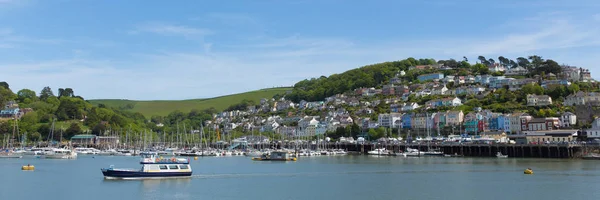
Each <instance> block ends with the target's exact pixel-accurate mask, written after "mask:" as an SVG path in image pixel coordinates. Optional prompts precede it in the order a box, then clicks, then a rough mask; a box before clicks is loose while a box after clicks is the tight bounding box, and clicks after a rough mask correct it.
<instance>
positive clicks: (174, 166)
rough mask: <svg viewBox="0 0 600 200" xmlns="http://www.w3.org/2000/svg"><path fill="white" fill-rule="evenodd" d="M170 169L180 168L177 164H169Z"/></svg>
mask: <svg viewBox="0 0 600 200" xmlns="http://www.w3.org/2000/svg"><path fill="white" fill-rule="evenodd" d="M169 169H179V168H177V165H169Z"/></svg>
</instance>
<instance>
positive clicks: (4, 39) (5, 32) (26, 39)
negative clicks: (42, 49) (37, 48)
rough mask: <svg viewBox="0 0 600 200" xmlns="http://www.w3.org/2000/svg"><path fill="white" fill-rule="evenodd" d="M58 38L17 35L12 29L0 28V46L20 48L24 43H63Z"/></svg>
mask: <svg viewBox="0 0 600 200" xmlns="http://www.w3.org/2000/svg"><path fill="white" fill-rule="evenodd" d="M63 42H64V40H60V39H47V38H35V37H30V36H26V35H19V34H18V33H16V32H15V31H14V30H13V29H10V28H0V48H20V47H23V46H26V45H31V44H36V45H56V44H61V43H63Z"/></svg>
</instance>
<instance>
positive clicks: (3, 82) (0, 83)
mask: <svg viewBox="0 0 600 200" xmlns="http://www.w3.org/2000/svg"><path fill="white" fill-rule="evenodd" d="M0 87H3V88H5V89H10V86H9V85H8V83H7V82H5V81H2V82H0Z"/></svg>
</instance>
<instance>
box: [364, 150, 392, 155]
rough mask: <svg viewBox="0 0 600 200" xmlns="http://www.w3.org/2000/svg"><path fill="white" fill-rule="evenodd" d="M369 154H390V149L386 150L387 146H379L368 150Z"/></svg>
mask: <svg viewBox="0 0 600 200" xmlns="http://www.w3.org/2000/svg"><path fill="white" fill-rule="evenodd" d="M367 154H369V155H388V154H389V151H388V150H386V149H385V148H379V149H375V150H371V151H368V152H367Z"/></svg>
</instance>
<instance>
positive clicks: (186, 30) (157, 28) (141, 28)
mask: <svg viewBox="0 0 600 200" xmlns="http://www.w3.org/2000/svg"><path fill="white" fill-rule="evenodd" d="M142 32H149V33H155V34H160V35H167V36H184V37H203V36H207V35H211V34H214V32H213V31H211V30H209V29H202V28H192V27H188V26H182V25H171V24H164V23H156V22H155V23H146V24H141V25H138V26H136V29H135V30H132V31H129V32H128V33H130V34H139V33H142Z"/></svg>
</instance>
